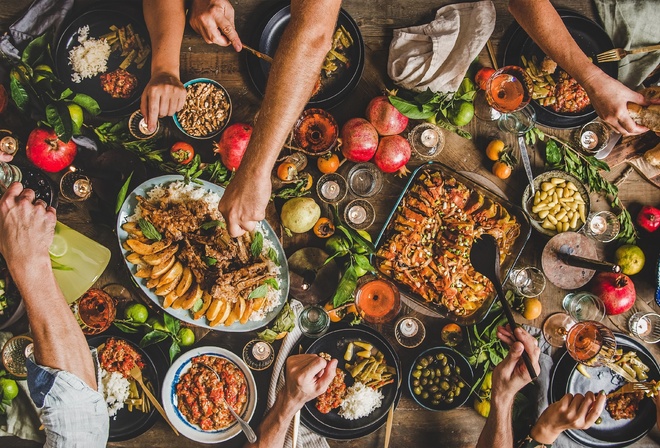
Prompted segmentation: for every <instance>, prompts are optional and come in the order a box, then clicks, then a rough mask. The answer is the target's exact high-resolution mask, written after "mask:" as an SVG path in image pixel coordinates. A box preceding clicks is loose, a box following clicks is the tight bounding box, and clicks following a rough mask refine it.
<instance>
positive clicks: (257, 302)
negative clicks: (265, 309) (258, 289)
mask: <svg viewBox="0 0 660 448" xmlns="http://www.w3.org/2000/svg"><path fill="white" fill-rule="evenodd" d="M264 303H266V298H265V297H259V298H258V299H252V310H253V311H259V310H260V309H261V307H262V306H264Z"/></svg>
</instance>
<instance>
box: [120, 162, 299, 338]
mask: <svg viewBox="0 0 660 448" xmlns="http://www.w3.org/2000/svg"><path fill="white" fill-rule="evenodd" d="M182 179H183V178H182V176H179V175H165V176H158V177H154V178H152V179H149V180H147V181H145V182H143V183H142V184H140V185H138V186H137V187H136V188H135V189H134V190H133V191H132V192H131V193H130V194H128V195H127V197H126V200H125V201H124V203H123V205H122V207H121V209H120V210H119V214H118V215H117V239H118V242H119V246H120V248H121V253H122V255H123V257H124V262H125V263H126V267H127V268H128V270H129V272H130V274H131V278H132V279H133V282H134V283H135V284H136V285H137V286H138V288H139V289H140V290H141V291H142V292H143V293H144V295H145V296H146V297H147V298H149V299H150V300H151V301H152V302H153V303H154V304H156V305H157V306H158V307H160V308H161V309H163V310H164V311H165V312H166V313H168V314H170V315H171V316H174V317H176V318H177V319H179V320H182V321H184V322H187V323H189V324H192V325H197V326H199V327H203V328H208V329H210V330H217V331H226V332H248V331H253V330H256V329H259V328H261V327H263V326H265V325H267V324H268V323H269V322H270V321H271V320H273V319H274V318H275V317H276V316H277V314H278V313H279V312H280V310H281V309H282V307H283V306H284V303H285V302H286V299H287V297H288V294H289V268H288V265H287V259H286V255H285V254H284V249H283V248H282V245H281V244H280V241H279V239H278V238H277V235H276V234H275V231H274V230H273V228H272V227H271V226H270V225H269V224H268V222H267V221H265V220H264V221H261V222H260V226H261V229H260V230H261V232H262V234H263V236H264V240H268V241H270V243H271V244H272V246H273V248H274V249H275V251H276V253H277V261H278V263H279V269H280V272H279V275H278V276H277V281H278V284H279V294H280V297H279V299H280V303H279V305H277V306H276V307H275V308H274V309H272V310H271V311H269V312H268V313H267V314H266V318H265V319H263V320H259V321H255V320H248V321H247V323H245V324H241V323H239V322H238V321H237V322H235V323H233V324H232V325H230V326H225V325H217V326H215V327H211V326H210V325H208V321H207V320H206V318H205V317H202V318H200V319H197V320H195V319H193V318H192V316H191V315H190V312H189V311H188V310H184V309H173V308H172V307H169V308H163V306H162V298H160V297H158V296H157V295H156V294H155V293H154V291H152V290H151V289H150V288H148V287H147V279H144V278H138V277H136V276H135V273H136V266H135V265H133V264H131V263H130V262H129V261H128V260H126V257H127V256H128V255H129V254H130V251H127V250H126V249H125V248H124V247H123V245H122V243H123V242H124V241H126V239H127V238H128V233H127V232H126V231H125V230H124V229H122V228H121V226H122V224H124V223H125V222H126V221H127V218H128V217H129V216H132V215H133V214H135V207H136V206H137V199H136V196H138V195H139V196H142V197H147V192H148V191H150V190H152V189H153V188H154V187H156V186H167V185H169V184H170V183H172V182H176V181H181V180H182ZM199 182H201V185H200V186H201V187H202V188H204V189H205V190H207V191H210V192H213V193H216V194H217V195H218V196H220V197H222V195H223V194H224V191H225V189H224V188H223V187H221V186H219V185H215V184H212V183H211V182H207V181H203V180H201V181H199Z"/></svg>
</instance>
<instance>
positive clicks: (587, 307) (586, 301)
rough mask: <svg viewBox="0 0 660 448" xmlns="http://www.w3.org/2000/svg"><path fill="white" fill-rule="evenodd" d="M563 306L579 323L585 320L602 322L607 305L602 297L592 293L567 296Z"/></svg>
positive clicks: (584, 292) (582, 292)
mask: <svg viewBox="0 0 660 448" xmlns="http://www.w3.org/2000/svg"><path fill="white" fill-rule="evenodd" d="M561 305H562V307H563V308H564V309H565V310H566V311H567V312H568V314H569V315H570V316H571V317H572V318H573V319H575V320H576V321H578V322H580V321H585V320H593V321H597V322H600V321H602V320H603V318H604V317H605V304H604V303H603V301H602V300H600V297H598V296H597V295H595V294H592V293H590V292H586V291H581V292H576V293H570V294H566V296H565V297H564V299H563V300H562V303H561Z"/></svg>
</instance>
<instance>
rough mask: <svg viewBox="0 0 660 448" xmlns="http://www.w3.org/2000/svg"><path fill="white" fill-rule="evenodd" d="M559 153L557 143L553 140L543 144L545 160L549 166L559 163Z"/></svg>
mask: <svg viewBox="0 0 660 448" xmlns="http://www.w3.org/2000/svg"><path fill="white" fill-rule="evenodd" d="M561 159H562V157H561V151H560V150H559V146H557V143H555V141H554V140H549V141H548V143H546V144H545V160H546V162H548V163H549V164H556V163H559V162H561Z"/></svg>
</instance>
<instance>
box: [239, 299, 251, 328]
mask: <svg viewBox="0 0 660 448" xmlns="http://www.w3.org/2000/svg"><path fill="white" fill-rule="evenodd" d="M252 306H253V303H252V300H247V301H246V302H245V310H244V311H243V314H242V315H241V320H240V322H241V323H242V324H246V323H247V321H248V320H250V315H251V314H252Z"/></svg>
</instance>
